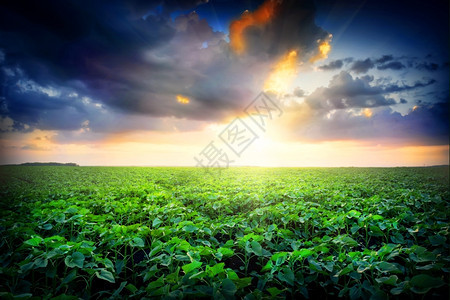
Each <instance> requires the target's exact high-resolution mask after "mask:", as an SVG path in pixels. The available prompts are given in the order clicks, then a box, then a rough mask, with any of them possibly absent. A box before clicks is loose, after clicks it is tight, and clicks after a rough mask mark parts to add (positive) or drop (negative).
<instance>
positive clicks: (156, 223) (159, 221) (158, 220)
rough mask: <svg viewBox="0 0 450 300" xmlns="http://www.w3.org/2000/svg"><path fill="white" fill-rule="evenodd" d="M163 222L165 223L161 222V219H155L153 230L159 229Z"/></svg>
mask: <svg viewBox="0 0 450 300" xmlns="http://www.w3.org/2000/svg"><path fill="white" fill-rule="evenodd" d="M162 222H163V221H161V220H160V219H158V218H155V219H154V220H153V222H152V227H153V228H158V227H159V225H161V224H162Z"/></svg>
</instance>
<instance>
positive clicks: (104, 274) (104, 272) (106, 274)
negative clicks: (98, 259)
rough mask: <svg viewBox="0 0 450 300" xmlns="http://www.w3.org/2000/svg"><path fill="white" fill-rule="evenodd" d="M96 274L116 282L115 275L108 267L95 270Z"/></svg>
mask: <svg viewBox="0 0 450 300" xmlns="http://www.w3.org/2000/svg"><path fill="white" fill-rule="evenodd" d="M95 275H97V277H98V278H100V279H103V280H106V281H109V282H111V283H115V282H116V281H115V280H114V275H113V274H112V273H111V272H109V271H107V270H106V269H101V270H100V272H95Z"/></svg>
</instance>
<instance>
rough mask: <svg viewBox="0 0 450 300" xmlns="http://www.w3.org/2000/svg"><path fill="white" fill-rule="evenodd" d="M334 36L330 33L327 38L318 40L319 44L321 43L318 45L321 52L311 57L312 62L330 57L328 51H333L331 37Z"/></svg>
mask: <svg viewBox="0 0 450 300" xmlns="http://www.w3.org/2000/svg"><path fill="white" fill-rule="evenodd" d="M332 37H333V36H332V35H331V34H330V35H329V36H328V37H327V38H326V39H325V40H323V41H321V40H319V41H317V42H318V44H319V46H318V50H319V52H318V53H317V54H316V55H314V56H313V57H311V59H310V62H312V63H313V62H316V61H318V60H321V59H326V58H328V53H330V51H331V45H330V42H331V38H332Z"/></svg>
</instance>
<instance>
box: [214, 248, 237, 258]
mask: <svg viewBox="0 0 450 300" xmlns="http://www.w3.org/2000/svg"><path fill="white" fill-rule="evenodd" d="M217 252H219V253H222V255H223V256H225V257H227V256H231V255H233V254H234V251H233V250H232V249H230V248H222V247H220V248H219V249H217Z"/></svg>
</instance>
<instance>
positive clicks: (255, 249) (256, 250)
mask: <svg viewBox="0 0 450 300" xmlns="http://www.w3.org/2000/svg"><path fill="white" fill-rule="evenodd" d="M250 245H251V247H252V251H253V253H255V254H256V255H258V256H262V255H263V249H262V247H261V244H260V243H258V242H257V241H252V242H251V243H250Z"/></svg>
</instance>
